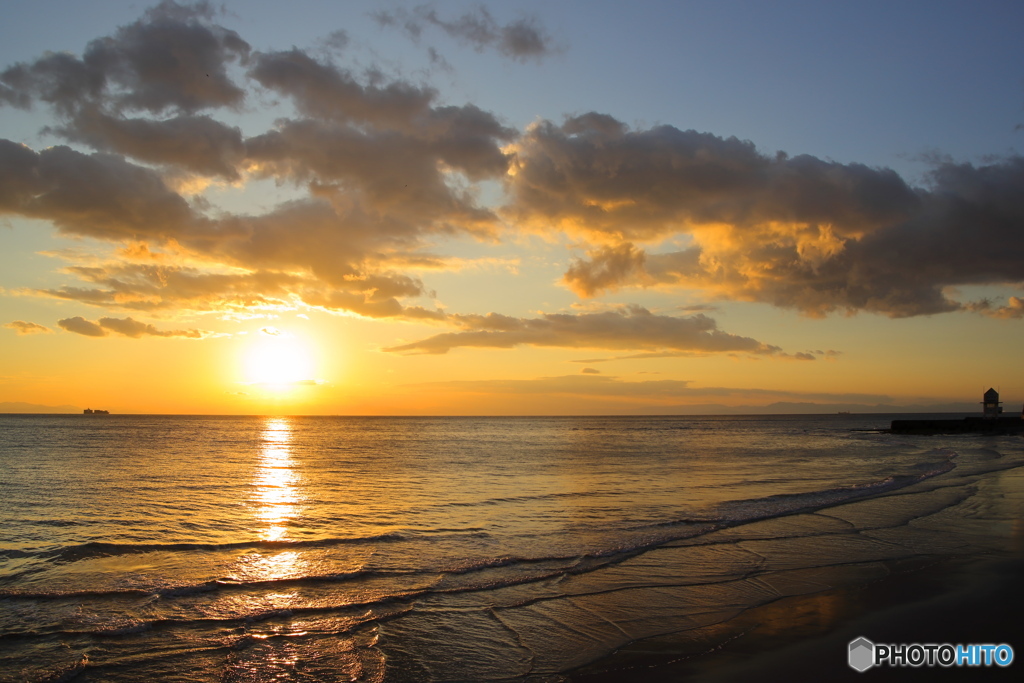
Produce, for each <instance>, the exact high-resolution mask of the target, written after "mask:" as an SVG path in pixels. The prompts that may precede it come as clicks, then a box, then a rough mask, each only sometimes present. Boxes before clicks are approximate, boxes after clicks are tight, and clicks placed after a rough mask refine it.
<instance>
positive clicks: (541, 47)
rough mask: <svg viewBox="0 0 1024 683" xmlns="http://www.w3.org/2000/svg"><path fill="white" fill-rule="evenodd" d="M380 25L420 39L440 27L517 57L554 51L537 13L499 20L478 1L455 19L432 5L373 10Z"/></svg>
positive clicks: (460, 39)
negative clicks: (478, 3) (429, 31)
mask: <svg viewBox="0 0 1024 683" xmlns="http://www.w3.org/2000/svg"><path fill="white" fill-rule="evenodd" d="M371 16H372V17H373V19H374V20H375V21H376V22H377V23H378V24H380V25H381V26H385V27H389V28H398V29H401V30H402V31H404V32H405V33H406V34H407V35H408V36H409V37H410V38H412V39H413V40H416V41H418V40H419V39H420V38H421V36H422V34H423V31H424V29H426V28H427V27H433V28H438V29H441V30H442V31H443V32H444V33H445V34H447V35H448V36H449V37H450V38H454V39H455V40H457V41H458V42H460V43H463V44H466V45H470V46H471V47H473V49H474V50H476V51H477V52H483V51H484V50H487V49H493V50H496V51H498V52H499V53H500V54H502V55H504V56H506V57H510V58H512V59H515V60H519V61H525V60H527V59H538V60H539V59H542V58H544V57H547V56H548V55H550V54H552V53H553V52H555V48H554V45H553V43H552V40H551V37H550V36H549V35H548V33H547V31H546V30H545V29H544V27H543V26H542V25H541V23H540V20H539V19H538V18H537V17H535V16H528V17H522V18H520V19H517V20H516V21H512V22H509V23H507V24H504V25H502V24H499V23H498V22H497V20H495V18H494V17H493V16H492V15H491V13H490V12H489V11H488V9H487V7H485V6H484V5H477V6H475V7H474V8H472V9H471V10H469V11H467V12H465V13H464V14H462V15H461V16H459V17H457V18H454V19H442V18H441V17H440V16H439V15H438V13H437V10H435V9H434V8H433V7H431V6H430V5H419V6H418V7H416V8H414V9H413V10H412V11H410V10H407V9H405V8H397V9H393V10H380V11H377V12H374V13H372V14H371Z"/></svg>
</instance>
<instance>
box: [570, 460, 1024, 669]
mask: <svg viewBox="0 0 1024 683" xmlns="http://www.w3.org/2000/svg"><path fill="white" fill-rule="evenodd" d="M990 474H994V475H995V477H993V478H988V476H985V475H983V478H985V479H987V480H988V481H987V483H988V484H989V485H988V486H981V487H980V488H981V489H983V490H987V494H986V493H981V492H979V493H978V494H977V495H978V496H979V498H978V499H977V500H976V501H975V503H976V508H977V512H976V513H973V515H972V514H968V515H965V516H961V517H959V523H957V522H956V521H954V520H953V519H951V517H950V515H948V514H945V515H943V520H942V521H943V525H945V524H949V523H951V522H952V524H951V527H953V528H950V529H949V531H950V532H952V533H954V534H957V535H962V536H964V537H971V538H972V539H973V538H976V537H977V535H980V536H985V537H987V538H988V541H989V542H988V543H985V545H988V548H987V549H986V550H977V549H975V550H973V551H968V552H962V553H955V552H954V553H950V552H948V551H947V552H943V551H942V550H941V549H937V551H936V552H932V553H927V552H923V553H920V554H918V555H915V556H912V557H907V558H904V559H893V560H885V561H882V562H866V563H855V564H849V565H843V566H835V567H832V568H831V571H834V572H836V575H835V577H834V578H837V579H839V581H836V582H834V583H833V585H832V587H831V588H827V589H825V590H822V591H819V592H813V593H805V594H801V595H789V596H785V597H780V598H779V599H777V600H774V601H772V602H770V603H767V604H762V605H759V606H755V607H751V608H749V609H747V610H744V611H743V612H741V613H740V614H738V615H736V616H735V617H733V618H731V619H729V620H727V621H725V622H722V623H719V624H714V625H711V626H706V627H702V628H696V629H691V630H686V631H678V632H675V633H671V634H667V635H662V636H654V637H651V638H645V639H639V640H636V641H633V642H632V643H629V644H627V645H625V646H623V647H620V648H618V649H617V650H616V651H615V652H612V653H610V654H609V655H607V656H606V657H604V658H602V659H599V660H597V661H595V662H592V663H590V664H588V665H585V666H582V667H580V668H578V669H575V670H573V671H569V672H566V673H565V674H564V675H565V680H567V681H570V682H571V683H612V682H623V683H630V682H631V681H637V682H639V681H644V682H645V683H648V682H649V683H669V682H670V681H679V680H686V681H693V682H695V683H734V682H737V683H738V682H740V681H750V680H757V681H792V680H829V681H862V682H863V681H868V680H870V681H879V680H881V681H888V680H892V681H907V680H911V681H913V680H922V681H923V680H929V681H930V680H952V679H958V680H962V679H963V678H965V677H968V676H969V677H970V678H971V680H974V679H976V678H981V679H985V680H989V679H993V680H1010V678H1013V677H1014V674H1012V673H1010V672H1011V671H1014V670H1019V669H1021V667H1024V663H1022V661H1018V660H1021V659H1022V658H1024V629H1022V628H1021V626H1020V623H1021V618H1022V615H1024V583H1022V582H1021V580H1020V579H1021V577H1024V467H1018V468H1014V469H1010V470H1004V471H1000V472H995V473H990ZM979 483H980V482H979ZM861 636H863V637H865V638H867V639H868V640H870V641H872V642H874V643H892V644H901V643H902V644H909V643H938V644H942V643H951V644H954V645H955V644H964V645H967V644H985V643H991V644H1002V643H1005V644H1008V645H1010V646H1011V647H1013V650H1014V662H1013V663H1012V664H1011V665H1009V666H1008V667H998V666H991V667H984V666H977V667H956V666H954V667H950V668H948V669H946V668H943V667H939V666H934V667H929V666H921V667H918V668H915V667H888V666H881V667H872V668H870V669H868V670H867V671H865V672H857V671H855V670H854V669H852V668H850V667H849V665H848V664H847V648H848V644H849V643H850V641H852V640H854V639H856V638H858V637H861ZM1018 675H1019V674H1018Z"/></svg>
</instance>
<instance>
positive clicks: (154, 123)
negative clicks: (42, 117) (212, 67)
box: [48, 110, 245, 180]
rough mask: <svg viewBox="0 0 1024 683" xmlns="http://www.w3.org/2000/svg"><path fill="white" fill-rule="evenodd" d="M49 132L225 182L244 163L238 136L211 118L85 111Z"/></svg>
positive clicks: (233, 177)
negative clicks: (125, 116)
mask: <svg viewBox="0 0 1024 683" xmlns="http://www.w3.org/2000/svg"><path fill="white" fill-rule="evenodd" d="M48 130H49V132H52V133H56V134H59V135H60V136H62V137H63V138H65V139H67V140H70V141H72V142H79V143H83V144H86V145H89V146H90V147H93V148H94V149H98V150H102V151H109V152H116V153H118V154H123V155H125V156H129V157H132V158H134V159H138V160H139V161H143V162H149V163H154V164H161V165H168V166H171V167H174V168H176V169H180V170H184V171H187V172H190V173H194V174H197V175H203V176H220V177H222V178H225V179H227V180H238V179H239V173H238V167H239V165H240V164H241V163H242V162H243V160H244V159H245V145H244V143H243V140H242V132H241V131H240V130H239V129H238V128H237V127H231V126H227V125H225V124H223V123H221V122H219V121H217V120H215V119H212V118H210V117H209V116H195V115H184V116H176V117H173V118H170V119H162V120H154V119H145V118H123V117H118V116H111V115H108V114H104V113H102V112H99V111H96V110H84V111H82V112H80V113H78V114H76V115H75V116H74V118H73V119H72V120H71V122H70V123H68V124H67V125H63V126H59V127H55V128H50V129H48Z"/></svg>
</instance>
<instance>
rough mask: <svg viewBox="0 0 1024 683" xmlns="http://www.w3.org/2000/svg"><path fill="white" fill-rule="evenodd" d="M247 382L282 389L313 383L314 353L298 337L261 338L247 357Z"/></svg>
mask: <svg viewBox="0 0 1024 683" xmlns="http://www.w3.org/2000/svg"><path fill="white" fill-rule="evenodd" d="M245 378H246V381H247V382H250V383H253V384H263V385H269V386H281V387H288V386H293V385H295V384H296V383H299V382H309V381H312V380H313V356H312V353H311V352H310V349H309V348H308V347H307V345H306V344H304V343H303V342H302V341H301V340H300V339H298V338H296V337H293V336H288V335H285V334H282V333H279V334H274V335H268V334H261V335H260V336H259V338H258V339H257V340H256V343H255V344H254V346H253V347H252V348H251V349H250V350H249V353H248V355H247V357H246V361H245Z"/></svg>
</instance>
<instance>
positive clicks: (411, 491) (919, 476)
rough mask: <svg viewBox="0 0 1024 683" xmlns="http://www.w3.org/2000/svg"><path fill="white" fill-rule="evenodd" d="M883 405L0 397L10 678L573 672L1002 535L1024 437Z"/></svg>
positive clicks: (1, 536) (0, 605) (4, 659)
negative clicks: (31, 400) (583, 405)
mask: <svg viewBox="0 0 1024 683" xmlns="http://www.w3.org/2000/svg"><path fill="white" fill-rule="evenodd" d="M892 417H893V416H861V415H832V416H778V417H765V416H759V417H579V418H574V417H535V418H534V417H530V418H527V417H510V418H386V417H380V418H362V417H358V418H357V417H209V416H203V417H190V416H117V415H92V416H86V415H49V416H33V415H18V416H15V415H7V416H0V521H2V527H0V680H5V681H6V680H11V681H14V680H17V681H21V680H71V679H72V678H73V679H74V680H76V681H78V680H81V681H139V680H160V681H271V680H273V681H283V680H310V681H333V680H339V681H350V680H352V681H356V680H359V681H362V680H366V681H429V680H560V678H561V677H562V676H563V675H564V674H566V673H568V672H571V671H572V670H573V669H575V668H577V667H580V666H583V665H586V664H588V663H591V662H594V661H595V660H599V659H600V658H601V657H604V656H606V655H608V654H609V653H610V652H612V651H613V650H615V649H616V648H618V647H620V646H622V645H623V644H625V643H629V642H631V641H634V640H637V639H641V638H647V637H652V636H656V635H660V634H664V633H685V632H686V631H687V630H688V629H696V628H700V627H703V626H707V625H709V624H716V623H722V622H727V621H728V620H729V619H731V618H732V617H733V616H735V615H736V614H739V613H741V612H742V611H743V610H745V609H748V608H750V607H753V606H756V605H760V604H765V603H767V602H770V601H772V600H775V599H778V598H779V597H782V596H784V595H791V594H795V593H806V592H813V591H815V590H824V589H826V588H829V587H830V585H834V581H833V579H830V578H829V577H830V576H833V575H832V574H829V573H828V572H827V571H825V569H827V568H836V567H845V568H859V569H858V570H859V571H864V572H866V574H865V575H874V574H872V572H876V571H877V569H878V566H879V563H884V562H885V561H889V560H893V559H899V558H906V557H909V556H915V555H916V556H926V555H935V554H943V553H945V554H950V553H963V552H979V551H983V550H985V547H984V544H981V545H980V546H978V547H969V546H970V545H971V544H970V543H968V542H966V541H965V540H964V538H963V536H957V537H955V538H954V537H950V536H949V535H948V534H947V535H943V531H942V530H943V529H944V528H946V526H948V524H946V525H945V526H944V522H943V520H942V516H943V515H958V516H959V518H960V519H964V518H967V517H970V516H971V515H972V514H975V513H977V514H975V516H980V517H982V518H984V517H985V514H984V511H983V510H981V511H980V512H979V506H983V505H984V504H985V501H986V500H991V496H992V495H993V494H992V491H988V492H987V493H985V495H986V496H988V497H984V496H981V497H979V496H980V494H979V491H981V490H982V489H983V488H984V487H985V485H986V484H985V482H986V481H987V480H986V476H988V475H990V474H991V473H993V472H999V471H1007V470H1010V469H1012V468H1016V467H1019V466H1020V465H1021V464H1022V463H1024V440H1022V439H1021V438H1020V437H1019V436H1017V437H1012V436H1006V437H993V436H985V437H982V436H970V435H958V436H950V437H920V436H916V437H907V436H896V435H890V434H886V433H884V432H882V431H878V430H879V428H884V427H885V426H887V425H888V422H889V420H890V419H891V418H892ZM972 506H973V507H972ZM965 511H966V512H965ZM989 517H993V516H992V515H989ZM986 519H987V518H986ZM929 520H932V522H931V523H929ZM988 523H989V526H991V525H998V524H1000V523H1007V524H1011V523H1012V520H1000V519H998V515H996V516H995V518H993V519H988ZM981 535H982V536H983V535H984V534H981ZM996 535H998V533H996ZM1004 535H1005V534H1004ZM830 581H832V583H830Z"/></svg>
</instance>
